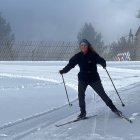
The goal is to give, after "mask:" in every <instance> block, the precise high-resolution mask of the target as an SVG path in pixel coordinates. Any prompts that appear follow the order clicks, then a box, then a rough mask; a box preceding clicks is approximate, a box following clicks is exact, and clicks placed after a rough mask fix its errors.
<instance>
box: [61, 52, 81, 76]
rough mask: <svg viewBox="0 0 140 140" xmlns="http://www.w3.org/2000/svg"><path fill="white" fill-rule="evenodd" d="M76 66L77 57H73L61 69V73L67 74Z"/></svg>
mask: <svg viewBox="0 0 140 140" xmlns="http://www.w3.org/2000/svg"><path fill="white" fill-rule="evenodd" d="M77 64H78V55H74V56H73V57H72V58H71V59H70V60H69V63H68V64H67V65H66V66H65V67H64V68H63V69H62V72H63V73H67V72H69V71H70V70H71V69H72V68H74V67H75V66H76V65H77Z"/></svg>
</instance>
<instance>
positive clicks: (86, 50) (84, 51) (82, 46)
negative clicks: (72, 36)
mask: <svg viewBox="0 0 140 140" xmlns="http://www.w3.org/2000/svg"><path fill="white" fill-rule="evenodd" d="M80 49H81V52H83V53H84V54H86V53H87V52H88V45H87V44H86V43H81V44H80Z"/></svg>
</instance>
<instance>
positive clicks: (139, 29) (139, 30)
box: [135, 26, 140, 36]
mask: <svg viewBox="0 0 140 140" xmlns="http://www.w3.org/2000/svg"><path fill="white" fill-rule="evenodd" d="M139 32H140V26H139V28H138V30H137V32H136V34H135V36H137V35H138V33H139Z"/></svg>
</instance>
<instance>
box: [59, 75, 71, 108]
mask: <svg viewBox="0 0 140 140" xmlns="http://www.w3.org/2000/svg"><path fill="white" fill-rule="evenodd" d="M61 75H62V79H63V83H64V87H65V92H66V96H67V99H68V103H69V106H72V104H71V103H70V101H69V96H68V92H67V88H66V84H65V81H64V77H63V74H61Z"/></svg>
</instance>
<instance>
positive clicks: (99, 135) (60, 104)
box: [0, 62, 140, 140]
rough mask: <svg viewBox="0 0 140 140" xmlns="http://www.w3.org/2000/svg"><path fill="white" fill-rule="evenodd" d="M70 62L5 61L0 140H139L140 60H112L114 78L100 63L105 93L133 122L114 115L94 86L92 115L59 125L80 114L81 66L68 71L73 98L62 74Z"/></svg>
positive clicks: (0, 75) (89, 99)
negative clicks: (79, 78) (78, 98)
mask: <svg viewBox="0 0 140 140" xmlns="http://www.w3.org/2000/svg"><path fill="white" fill-rule="evenodd" d="M66 64H67V62H0V140H20V139H22V140H140V133H139V132H140V109H139V106H140V94H139V91H140V62H108V63H107V70H108V72H109V73H110V76H111V77H112V79H113V81H114V84H115V86H116V88H117V90H118V92H119V94H120V96H121V98H122V100H123V101H124V103H125V105H126V107H122V106H121V103H120V101H119V99H118V96H117V94H116V93H115V91H114V88H113V86H112V84H111V81H110V79H109V77H108V75H107V73H106V71H105V70H104V69H103V68H102V67H100V66H99V67H98V72H99V74H100V76H101V80H102V83H103V86H104V88H105V91H106V93H107V94H108V95H109V96H110V98H111V99H112V100H113V102H114V104H115V105H116V106H117V107H118V108H119V109H120V110H121V111H123V112H124V114H126V115H127V116H128V117H130V119H132V120H133V124H129V123H128V122H126V121H125V120H122V119H120V118H118V117H117V116H115V115H114V114H113V113H112V112H111V111H110V110H109V109H108V107H106V105H105V104H104V103H103V102H102V100H101V99H100V98H99V97H98V96H97V95H96V94H94V91H93V90H92V89H91V88H90V87H89V88H88V89H87V92H86V95H87V96H86V103H87V111H88V115H91V114H92V115H94V114H97V116H96V117H94V118H90V119H88V120H84V121H80V122H77V123H74V124H69V125H66V126H63V127H59V128H58V127H56V126H55V125H56V124H61V123H64V122H67V121H69V120H72V119H74V118H76V116H77V114H78V113H79V108H78V102H77V73H78V71H79V69H78V67H75V68H74V69H72V70H71V71H70V72H69V73H67V74H65V75H64V78H65V82H66V86H67V90H68V94H69V97H70V101H71V102H72V104H73V106H72V107H69V106H68V105H67V98H66V94H65V90H64V86H63V82H62V77H61V75H60V74H59V73H58V71H59V70H60V69H62V68H63V67H64V66H65V65H66Z"/></svg>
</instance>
